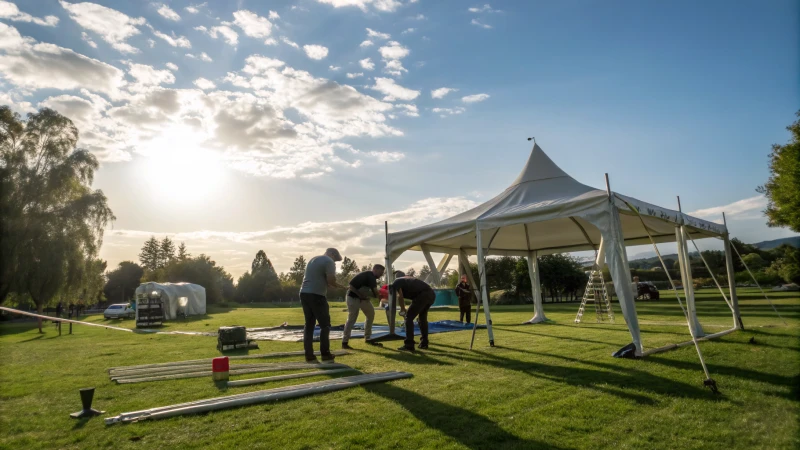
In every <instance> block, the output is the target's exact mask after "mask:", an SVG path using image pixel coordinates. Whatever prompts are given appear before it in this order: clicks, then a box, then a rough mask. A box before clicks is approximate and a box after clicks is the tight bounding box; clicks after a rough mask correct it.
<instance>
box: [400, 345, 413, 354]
mask: <svg viewBox="0 0 800 450" xmlns="http://www.w3.org/2000/svg"><path fill="white" fill-rule="evenodd" d="M398 350H400V351H401V352H409V353H414V352H415V351H416V350H414V347H408V346H405V345H404V346H402V347H400V348H398Z"/></svg>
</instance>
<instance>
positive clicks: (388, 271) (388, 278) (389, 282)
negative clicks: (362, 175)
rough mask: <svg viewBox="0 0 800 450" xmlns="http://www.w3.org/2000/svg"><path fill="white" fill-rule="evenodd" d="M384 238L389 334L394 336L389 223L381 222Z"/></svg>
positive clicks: (394, 306) (392, 274)
mask: <svg viewBox="0 0 800 450" xmlns="http://www.w3.org/2000/svg"><path fill="white" fill-rule="evenodd" d="M383 230H384V236H385V237H386V284H387V285H388V286H389V314H388V316H389V317H388V319H389V334H390V335H392V334H394V330H395V328H394V326H395V308H396V306H397V305H396V304H395V295H394V291H393V290H392V289H391V286H392V281H394V271H393V270H392V269H393V268H392V260H391V258H390V256H389V221H388V220H387V221H384V222H383Z"/></svg>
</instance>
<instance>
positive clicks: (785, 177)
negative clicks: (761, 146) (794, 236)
mask: <svg viewBox="0 0 800 450" xmlns="http://www.w3.org/2000/svg"><path fill="white" fill-rule="evenodd" d="M797 116H798V117H800V111H798V112H797ZM786 129H787V130H789V132H790V133H791V137H790V140H789V142H788V143H786V144H784V145H778V144H773V146H772V153H771V154H770V156H769V158H770V163H769V169H770V171H771V174H770V177H769V180H767V183H766V184H764V185H763V186H759V187H758V188H757V189H756V191H757V192H759V193H761V194H764V195H765V196H766V197H767V209H766V210H764V214H765V215H766V216H767V225H769V226H771V227H788V228H790V229H791V230H792V231H795V232H800V119H798V120H796V121H795V122H794V123H793V124H791V125H789V126H788V127H786Z"/></svg>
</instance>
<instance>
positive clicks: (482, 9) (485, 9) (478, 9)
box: [467, 3, 503, 14]
mask: <svg viewBox="0 0 800 450" xmlns="http://www.w3.org/2000/svg"><path fill="white" fill-rule="evenodd" d="M467 11H469V12H471V13H477V14H480V13H499V12H503V11H502V10H499V9H492V5H490V4H488V3H487V4H485V5H483V6H473V7H472V8H469V9H468V10H467Z"/></svg>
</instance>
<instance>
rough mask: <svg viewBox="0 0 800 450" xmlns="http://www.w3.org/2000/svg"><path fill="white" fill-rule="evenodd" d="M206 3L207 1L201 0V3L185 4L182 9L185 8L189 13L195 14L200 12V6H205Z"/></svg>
mask: <svg viewBox="0 0 800 450" xmlns="http://www.w3.org/2000/svg"><path fill="white" fill-rule="evenodd" d="M207 4H208V3H207V2H203V3H200V4H198V5H190V6H187V7H186V8H183V9H184V10H186V12H188V13H190V14H197V13H199V12H200V8H203V7H205V6H206V5H207Z"/></svg>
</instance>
